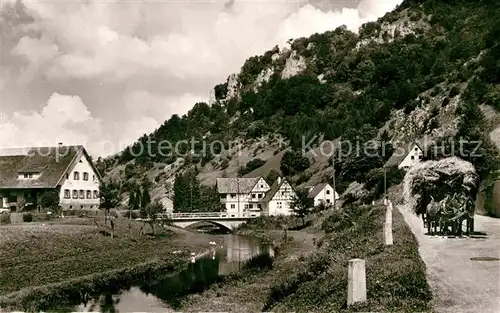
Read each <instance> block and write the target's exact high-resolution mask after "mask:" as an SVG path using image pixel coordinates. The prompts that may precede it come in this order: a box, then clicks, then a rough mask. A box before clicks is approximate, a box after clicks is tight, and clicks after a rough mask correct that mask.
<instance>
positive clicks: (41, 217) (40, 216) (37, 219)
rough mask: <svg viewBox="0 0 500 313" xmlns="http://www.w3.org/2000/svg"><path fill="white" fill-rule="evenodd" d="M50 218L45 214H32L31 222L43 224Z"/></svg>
mask: <svg viewBox="0 0 500 313" xmlns="http://www.w3.org/2000/svg"><path fill="white" fill-rule="evenodd" d="M50 218H51V216H50V215H49V214H47V213H37V214H33V222H44V221H48V220H50Z"/></svg>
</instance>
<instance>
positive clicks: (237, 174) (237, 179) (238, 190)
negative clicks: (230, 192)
mask: <svg viewBox="0 0 500 313" xmlns="http://www.w3.org/2000/svg"><path fill="white" fill-rule="evenodd" d="M236 162H237V163H236V164H237V165H238V169H237V172H236V188H237V192H238V193H237V194H236V197H237V199H238V216H240V215H241V212H240V177H239V175H240V174H239V171H240V159H238V160H237V161H236Z"/></svg>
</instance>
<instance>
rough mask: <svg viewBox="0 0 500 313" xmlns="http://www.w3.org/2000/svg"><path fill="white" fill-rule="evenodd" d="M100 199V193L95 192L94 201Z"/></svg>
mask: <svg viewBox="0 0 500 313" xmlns="http://www.w3.org/2000/svg"><path fill="white" fill-rule="evenodd" d="M97 198H99V191H97V190H94V199H97Z"/></svg>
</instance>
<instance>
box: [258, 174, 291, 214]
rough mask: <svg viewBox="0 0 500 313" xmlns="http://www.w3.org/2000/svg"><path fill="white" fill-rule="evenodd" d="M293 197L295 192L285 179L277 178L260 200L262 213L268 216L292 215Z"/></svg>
mask: <svg viewBox="0 0 500 313" xmlns="http://www.w3.org/2000/svg"><path fill="white" fill-rule="evenodd" d="M295 195H296V193H295V190H293V188H292V186H291V185H290V184H289V183H288V182H287V181H286V179H281V177H278V179H277V180H276V181H275V182H274V184H273V185H272V186H271V189H269V191H268V192H267V193H266V196H265V198H264V199H263V200H262V204H263V208H264V212H265V213H266V214H267V215H269V216H275V215H292V213H293V211H292V202H293V201H294V198H295Z"/></svg>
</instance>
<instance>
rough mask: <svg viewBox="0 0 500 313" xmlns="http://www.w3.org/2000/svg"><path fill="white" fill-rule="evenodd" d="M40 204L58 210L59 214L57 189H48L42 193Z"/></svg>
mask: <svg viewBox="0 0 500 313" xmlns="http://www.w3.org/2000/svg"><path fill="white" fill-rule="evenodd" d="M40 205H41V206H42V208H45V209H50V210H51V211H56V213H57V214H59V213H60V206H59V194H58V193H57V191H55V190H48V191H45V192H44V193H42V195H41V196H40Z"/></svg>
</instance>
